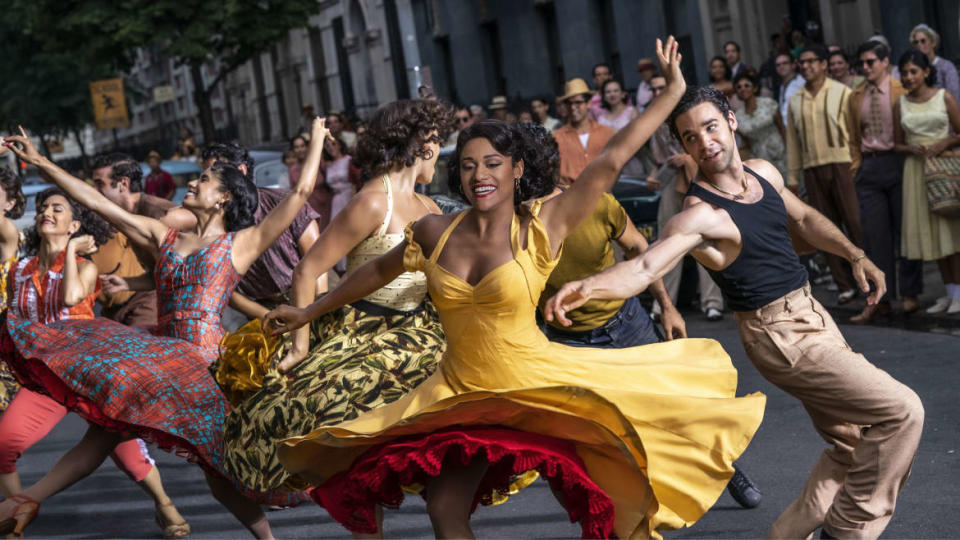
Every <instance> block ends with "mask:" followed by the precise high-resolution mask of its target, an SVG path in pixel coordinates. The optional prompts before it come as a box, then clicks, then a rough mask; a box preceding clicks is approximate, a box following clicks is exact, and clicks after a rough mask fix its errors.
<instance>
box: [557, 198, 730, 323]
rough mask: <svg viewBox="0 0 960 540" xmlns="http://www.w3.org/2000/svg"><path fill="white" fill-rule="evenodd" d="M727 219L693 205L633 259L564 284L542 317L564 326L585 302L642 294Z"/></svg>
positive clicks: (703, 243)
mask: <svg viewBox="0 0 960 540" xmlns="http://www.w3.org/2000/svg"><path fill="white" fill-rule="evenodd" d="M729 223H730V221H729V217H725V214H724V213H723V212H722V211H720V210H717V209H715V208H713V207H712V206H710V205H709V204H706V203H701V204H695V205H693V206H691V207H689V208H687V209H686V210H684V211H682V212H680V213H679V214H677V215H675V216H673V218H671V219H670V221H668V222H667V225H666V226H665V227H664V230H663V235H662V236H661V238H660V239H659V240H657V241H656V242H654V243H653V244H651V245H650V249H648V250H647V251H645V252H644V253H643V254H642V255H640V256H638V257H635V258H633V259H630V260H627V261H623V262H621V263H619V264H615V265H613V266H611V267H610V268H607V269H606V270H604V271H603V272H600V273H599V274H595V275H593V276H590V277H588V278H584V279H581V280H577V281H571V282H570V283H567V284H565V285H564V286H563V287H561V288H560V290H558V291H557V293H556V294H555V295H553V297H551V298H550V299H549V300H547V303H546V305H545V306H544V310H543V314H544V317H546V319H547V320H548V321H552V320H557V321H560V324H563V325H564V326H567V325H569V324H570V320H569V319H567V317H566V313H567V312H569V311H571V310H574V309H576V308H578V307H580V306H582V305H583V304H584V303H585V302H586V301H587V300H590V299H599V300H612V299H620V298H629V297H631V296H634V295H637V294H639V293H641V292H643V290H644V289H646V288H647V287H649V286H650V284H651V283H653V282H654V281H656V280H658V279H660V278H661V277H663V275H664V274H666V273H667V272H669V271H670V269H671V268H673V267H674V266H676V264H677V263H678V262H680V260H681V259H682V258H683V256H684V255H686V254H687V253H689V252H690V251H693V250H694V249H697V248H700V247H707V244H709V241H710V240H711V239H713V238H716V236H715V235H716V233H717V232H718V231H722V229H724V228H726V227H728V226H729Z"/></svg>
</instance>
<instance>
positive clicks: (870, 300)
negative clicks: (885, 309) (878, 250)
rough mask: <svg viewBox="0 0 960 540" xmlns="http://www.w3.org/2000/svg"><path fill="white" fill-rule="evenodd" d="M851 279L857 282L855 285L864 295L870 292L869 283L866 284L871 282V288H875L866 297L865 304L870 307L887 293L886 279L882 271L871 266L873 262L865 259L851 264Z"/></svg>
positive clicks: (873, 265)
mask: <svg viewBox="0 0 960 540" xmlns="http://www.w3.org/2000/svg"><path fill="white" fill-rule="evenodd" d="M853 277H854V278H855V279H856V280H857V284H858V285H860V290H862V291H863V292H865V293H866V292H870V283H868V282H871V281H872V282H873V286H874V287H876V288H875V289H874V291H873V293H872V294H870V296H868V297H867V304H869V305H871V306H873V305H876V304H877V303H878V302H880V299H881V298H883V295H884V294H886V292H887V279H886V276H885V275H884V273H883V270H880V269H879V268H877V265H875V264H873V261H871V260H870V259H868V258H866V257H863V258H861V259H860V260H858V261H857V262H855V263H853Z"/></svg>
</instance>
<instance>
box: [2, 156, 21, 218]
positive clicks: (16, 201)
mask: <svg viewBox="0 0 960 540" xmlns="http://www.w3.org/2000/svg"><path fill="white" fill-rule="evenodd" d="M0 189H3V191H4V193H6V194H7V200H8V201H13V208H11V209H9V210H6V211H4V213H3V215H4V216H6V217H8V218H10V219H17V218H19V217H20V216H22V215H23V208H24V206H26V204H27V198H26V197H24V196H23V189H22V188H21V187H20V177H19V176H17V175H16V173H14V172H13V171H11V170H10V169H8V168H6V167H0Z"/></svg>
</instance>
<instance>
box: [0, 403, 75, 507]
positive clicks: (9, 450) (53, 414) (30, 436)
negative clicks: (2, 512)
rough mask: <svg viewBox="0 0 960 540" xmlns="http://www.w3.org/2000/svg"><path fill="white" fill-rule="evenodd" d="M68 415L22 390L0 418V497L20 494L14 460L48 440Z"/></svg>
mask: <svg viewBox="0 0 960 540" xmlns="http://www.w3.org/2000/svg"><path fill="white" fill-rule="evenodd" d="M66 414H67V409H66V408H65V407H63V406H62V405H60V404H59V403H57V402H56V401H54V400H52V399H50V398H49V397H47V396H45V395H43V394H38V393H36V392H33V391H31V390H27V389H26V388H21V389H20V390H19V391H18V392H17V395H16V396H14V398H13V401H11V402H10V406H9V407H7V410H6V411H5V412H4V413H3V415H2V416H0V495H3V496H5V497H9V496H10V495H14V494H16V493H20V492H21V491H23V486H21V485H20V475H18V474H17V460H18V459H20V456H21V455H23V452H24V451H25V450H26V449H27V448H30V447H31V446H33V445H34V444H35V443H36V442H38V441H39V440H40V439H43V438H44V437H46V436H47V433H50V430H52V429H53V427H54V426H56V425H57V423H58V422H60V420H62V419H63V417H64V416H66Z"/></svg>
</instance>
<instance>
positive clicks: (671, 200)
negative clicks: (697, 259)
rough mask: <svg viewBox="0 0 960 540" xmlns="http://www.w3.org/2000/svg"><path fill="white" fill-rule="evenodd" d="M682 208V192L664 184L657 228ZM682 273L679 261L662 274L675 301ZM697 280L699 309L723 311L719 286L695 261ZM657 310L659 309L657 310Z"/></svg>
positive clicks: (665, 285)
mask: <svg viewBox="0 0 960 540" xmlns="http://www.w3.org/2000/svg"><path fill="white" fill-rule="evenodd" d="M682 209H683V193H679V192H677V191H676V190H675V189H673V184H671V185H669V186H664V188H663V189H662V190H661V191H660V206H659V207H658V208H657V228H658V230H660V231H662V230H663V229H664V227H666V225H667V221H670V218H672V217H673V216H675V215H677V214H678V213H679V212H680V210H682ZM682 273H683V263H682V262H680V263H678V264H677V265H676V266H674V267H673V269H672V270H670V271H669V272H667V273H666V274H664V276H663V287H664V288H665V289H666V290H667V294H668V295H669V296H670V300H671V301H673V302H674V303H676V302H677V294H679V293H680V277H681V274H682ZM697 278H698V279H697V282H698V284H699V289H700V309H701V310H703V311H706V310H708V309H709V308H716V309H719V310H720V311H723V296H722V295H721V294H720V287H718V286H717V284H716V283H715V282H714V281H713V278H712V277H710V274H708V273H707V270H706V268H704V267H703V265H701V264H700V263H697ZM657 311H658V312H659V310H657Z"/></svg>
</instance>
